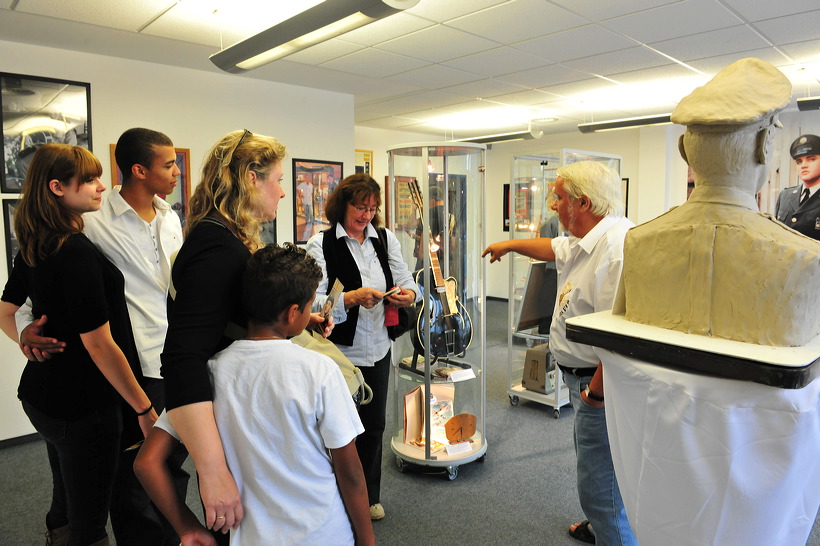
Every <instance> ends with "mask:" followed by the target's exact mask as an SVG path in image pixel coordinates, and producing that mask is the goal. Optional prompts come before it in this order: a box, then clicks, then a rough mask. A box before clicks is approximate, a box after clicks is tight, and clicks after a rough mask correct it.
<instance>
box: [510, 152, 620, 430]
mask: <svg viewBox="0 0 820 546" xmlns="http://www.w3.org/2000/svg"><path fill="white" fill-rule="evenodd" d="M578 161H599V162H601V163H604V164H605V165H607V166H608V167H611V168H613V169H614V170H615V171H616V172H618V173H620V172H621V158H620V156H616V155H611V154H602V153H596V152H584V151H580V150H569V149H562V150H559V151H557V152H554V153H546V154H543V155H526V156H517V157H514V158H513V161H512V173H511V178H510V181H511V183H510V195H509V196H508V199H509V203H510V239H532V238H536V237H550V238H552V237H561V236H564V235H565V233H564V227H563V226H561V225H560V223H559V222H558V216H557V215H556V213H555V212H553V211H552V210H551V209H550V195H551V193H552V185H553V184H554V183H555V180H556V178H557V174H556V171H557V170H558V168H559V167H561V166H564V165H569V164H572V163H575V162H578ZM625 198H626V196H624V199H625ZM507 258H508V259H509V263H510V277H509V279H510V286H509V306H508V307H509V324H510V328H509V332H508V342H509V359H508V362H509V384H508V389H507V393H508V395H509V397H510V403H511V404H512V405H514V406H515V405H518V402H519V399H520V398H524V399H526V400H531V401H534V402H539V403H542V404H546V405H548V406H551V407H552V408H553V415H554V416H555V417H556V418H557V417H559V416H560V414H561V408H562V407H563V406H565V405H567V404H568V403H569V393H568V392H567V391H566V387H565V386H564V385H563V378H562V377H561V371H560V370H559V369H558V368H556V367H555V366H554V362H553V359H552V355H551V354H550V353H549V349H548V345H546V344H548V343H549V327H550V323H551V321H552V311H553V307H554V304H555V294H556V291H557V286H556V284H555V283H557V276H556V274H555V266H554V265H553V264H551V263H544V262H534V261H533V260H530V259H529V258H527V257H526V256H522V255H520V254H517V253H511V254H508V255H507Z"/></svg>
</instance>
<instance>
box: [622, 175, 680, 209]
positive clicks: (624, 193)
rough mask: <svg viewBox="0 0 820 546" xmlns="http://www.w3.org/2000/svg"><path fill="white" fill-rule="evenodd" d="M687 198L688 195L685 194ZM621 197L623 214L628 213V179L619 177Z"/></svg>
mask: <svg viewBox="0 0 820 546" xmlns="http://www.w3.org/2000/svg"><path fill="white" fill-rule="evenodd" d="M686 197H687V198H688V197H689V195H687V196H686ZM621 198H623V200H624V216H626V215H627V214H629V179H628V178H621Z"/></svg>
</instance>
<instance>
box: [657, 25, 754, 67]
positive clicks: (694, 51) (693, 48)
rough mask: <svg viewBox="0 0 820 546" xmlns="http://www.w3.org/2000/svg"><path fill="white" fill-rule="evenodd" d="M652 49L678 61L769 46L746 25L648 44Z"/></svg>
mask: <svg viewBox="0 0 820 546" xmlns="http://www.w3.org/2000/svg"><path fill="white" fill-rule="evenodd" d="M649 45H650V46H651V47H652V48H653V49H657V50H658V51H660V52H661V53H665V54H666V55H669V56H671V57H673V58H675V59H678V60H679V61H690V60H693V59H702V58H704V57H714V56H716V55H724V54H728V53H737V52H739V51H750V50H753V49H760V48H764V47H766V46H768V45H769V44H768V43H767V42H766V40H764V39H763V38H761V37H760V35H759V34H757V33H756V32H755V31H754V30H752V29H751V28H749V27H748V26H746V25H739V26H736V27H731V28H723V29H720V30H713V31H710V32H703V33H701V34H695V35H692V36H684V37H682V38H675V39H674V40H664V41H662V42H655V43H652V44H649Z"/></svg>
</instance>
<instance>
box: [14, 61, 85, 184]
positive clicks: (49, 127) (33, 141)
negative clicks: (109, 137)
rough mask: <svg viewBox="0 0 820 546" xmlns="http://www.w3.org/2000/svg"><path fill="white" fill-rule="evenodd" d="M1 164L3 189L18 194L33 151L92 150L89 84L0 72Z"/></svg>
mask: <svg viewBox="0 0 820 546" xmlns="http://www.w3.org/2000/svg"><path fill="white" fill-rule="evenodd" d="M0 111H2V115H3V168H2V169H0V190H2V192H3V193H18V194H19V193H20V192H21V190H22V189H23V181H24V180H25V179H26V171H27V170H28V166H29V164H30V163H31V159H32V157H33V156H34V152H35V151H36V150H37V148H38V147H40V146H42V145H43V144H48V143H51V142H59V143H65V144H77V145H79V146H82V147H84V148H88V149H89V150H91V84H89V83H83V82H74V81H68V80H55V79H53V78H41V77H39V76H25V75H22V74H9V73H5V72H0Z"/></svg>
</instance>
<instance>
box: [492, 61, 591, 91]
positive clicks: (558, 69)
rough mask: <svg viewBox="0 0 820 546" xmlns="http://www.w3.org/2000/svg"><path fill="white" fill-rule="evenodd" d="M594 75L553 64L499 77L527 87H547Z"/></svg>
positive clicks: (585, 78)
mask: <svg viewBox="0 0 820 546" xmlns="http://www.w3.org/2000/svg"><path fill="white" fill-rule="evenodd" d="M592 77H594V76H592V75H591V74H587V73H586V72H580V71H578V70H574V69H572V68H569V67H568V66H564V65H561V64H551V65H549V66H542V67H540V68H534V69H532V70H523V71H521V72H514V73H512V74H504V75H503V76H499V77H498V79H499V80H502V81H505V82H508V83H513V84H517V85H523V86H526V87H532V88H536V87H545V86H547V85H557V84H561V83H569V82H574V81H578V80H587V79H590V78H592Z"/></svg>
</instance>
